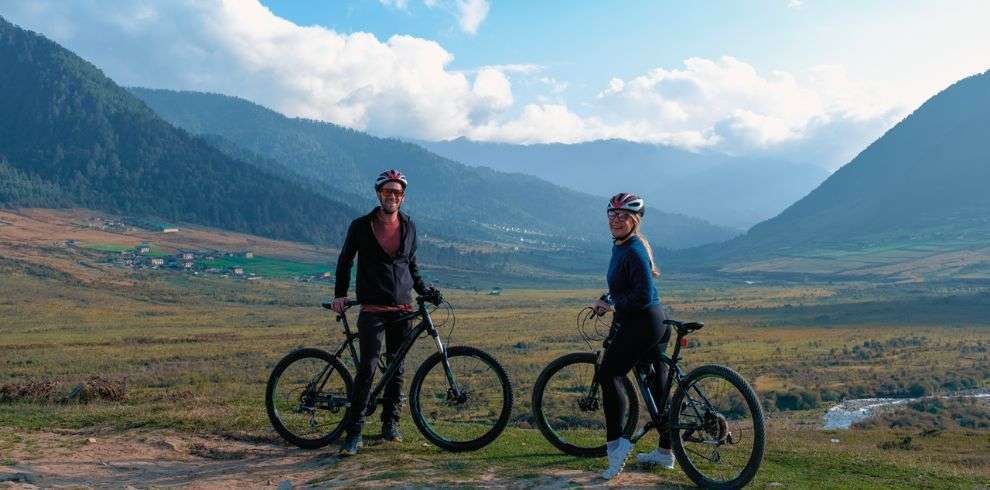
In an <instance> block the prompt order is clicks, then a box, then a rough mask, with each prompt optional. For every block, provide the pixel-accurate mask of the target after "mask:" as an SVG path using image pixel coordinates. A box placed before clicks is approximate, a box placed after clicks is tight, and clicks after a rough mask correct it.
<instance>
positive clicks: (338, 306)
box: [330, 296, 351, 315]
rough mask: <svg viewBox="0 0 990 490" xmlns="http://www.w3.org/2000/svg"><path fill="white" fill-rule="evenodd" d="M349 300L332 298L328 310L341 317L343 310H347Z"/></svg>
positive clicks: (346, 298)
mask: <svg viewBox="0 0 990 490" xmlns="http://www.w3.org/2000/svg"><path fill="white" fill-rule="evenodd" d="M350 301H351V299H350V298H348V297H346V296H345V297H343V298H334V299H333V302H332V303H330V309H331V310H333V311H334V312H335V313H337V314H338V315H343V314H344V310H346V309H347V303H350Z"/></svg>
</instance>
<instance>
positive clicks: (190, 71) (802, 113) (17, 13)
mask: <svg viewBox="0 0 990 490" xmlns="http://www.w3.org/2000/svg"><path fill="white" fill-rule="evenodd" d="M0 16H3V17H5V18H7V19H8V20H10V21H11V22H14V23H15V24H18V25H21V26H22V27H25V28H28V29H31V30H34V31H37V32H40V33H41V34H44V35H45V36H47V37H49V38H51V39H53V40H55V41H56V42H59V43H60V44H62V45H63V46H65V47H67V48H69V49H71V50H73V51H75V52H76V53H77V54H79V55H81V56H82V57H84V58H86V59H87V60H89V61H91V62H93V63H94V64H95V65H97V66H98V67H99V68H101V69H102V70H104V72H105V73H106V74H107V75H109V76H110V77H111V78H113V79H114V80H115V81H116V82H117V83H119V84H121V85H125V86H145V87H152V88H170V89H180V90H197V91H206V92H216V93H223V94H227V95H234V96H238V97H243V98H245V99H248V100H251V101H254V102H257V103H259V104H262V105H264V106H267V107H270V108H272V109H275V110H277V111H279V112H282V113H285V114H287V115H290V116H299V117H307V118H313V119H320V120H325V121H330V122H333V123H337V124H341V125H344V126H348V127H352V128H355V129H359V130H363V131H367V132H369V133H372V134H376V135H382V136H394V137H399V138H406V139H421V140H445V139H453V138H458V137H466V138H469V139H473V140H479V141H501V142H508V143H520V144H529V143H547V142H563V143H576V142H582V141H589V140H595V139H604V138H622V139H628V140H632V141H639V142H646V143H656V144H664V145H672V146H677V147H680V148H685V149H689V150H692V151H712V152H723V153H729V154H734V155H743V156H748V157H761V156H763V157H767V158H774V159H782V160H789V161H795V162H801V163H811V164H815V165H820V166H822V167H825V168H827V169H829V170H832V169H835V168H837V167H838V166H841V165H842V164H844V163H846V162H847V161H848V160H849V159H850V158H852V157H853V156H855V154H856V153H858V152H859V151H861V150H862V149H863V148H865V147H866V145H868V144H869V143H870V142H872V141H873V140H875V139H876V138H877V137H879V136H880V135H882V134H883V132H884V131H886V130H887V129H889V128H890V127H892V126H893V125H894V124H896V123H897V122H898V121H899V120H901V119H902V118H903V117H904V116H906V115H907V114H909V113H910V111H912V110H913V109H914V108H916V107H917V106H918V105H919V104H921V103H922V102H924V100H926V99H927V98H929V97H931V96H933V95H934V94H936V93H937V92H938V91H940V90H942V89H944V88H945V87H947V86H949V85H950V84H952V83H953V82H955V81H957V80H959V79H961V78H964V77H966V76H970V75H973V74H976V73H981V72H983V71H986V70H987V69H988V68H990V29H986V28H985V20H986V19H988V18H990V2H986V1H983V0H979V1H964V0H958V1H955V0H953V1H940V2H935V1H920V0H897V1H884V0H877V1H871V2H853V1H828V2H825V1H818V0H755V1H721V2H706V3H698V2H680V3H674V2H660V1H623V2H618V1H606V0H600V1H583V0H574V1H567V2H564V1H546V2H531V1H508V0H354V1H343V0H341V1H333V2H325V1H303V0H293V1H290V0H260V1H259V0H154V1H152V0H75V1H72V2H63V1H54V0H3V1H0Z"/></svg>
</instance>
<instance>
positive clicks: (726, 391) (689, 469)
mask: <svg viewBox="0 0 990 490" xmlns="http://www.w3.org/2000/svg"><path fill="white" fill-rule="evenodd" d="M721 370H725V371H728V370H727V369H725V368H722V369H708V370H704V372H700V373H699V374H698V375H695V376H689V379H688V380H687V382H686V384H685V385H684V386H682V391H681V393H679V395H678V397H677V399H676V400H674V401H675V403H677V406H676V407H675V408H676V409H677V410H678V413H677V414H676V421H677V422H676V423H677V425H678V426H679V430H677V431H676V435H675V437H677V439H678V440H677V441H675V442H674V444H675V446H679V449H680V451H678V452H679V453H680V454H679V456H680V457H681V458H680V459H683V460H681V461H680V462H681V465H682V466H683V467H684V469H685V472H686V473H688V475H689V476H691V477H692V480H695V482H696V483H698V484H699V485H703V486H725V487H736V486H739V485H743V484H745V483H747V482H748V481H749V480H751V479H752V477H753V476H754V475H755V472H756V467H757V466H758V465H759V462H760V459H762V452H763V444H764V437H765V434H764V428H763V416H762V409H761V408H760V407H759V404H758V402H757V401H756V399H755V394H753V392H752V390H751V389H750V388H749V386H748V385H746V384H745V382H744V381H742V378H739V377H738V375H737V374H735V373H734V372H731V375H727V374H725V373H722V372H720V371H721ZM699 371H702V370H700V369H699ZM732 378H738V379H735V380H734V379H732ZM754 455H755V456H756V457H755V458H754Z"/></svg>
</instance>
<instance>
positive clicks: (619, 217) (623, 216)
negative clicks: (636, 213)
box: [606, 210, 632, 221]
mask: <svg viewBox="0 0 990 490" xmlns="http://www.w3.org/2000/svg"><path fill="white" fill-rule="evenodd" d="M606 214H608V219H609V220H610V221H626V220H628V219H629V218H630V217H631V216H632V215H631V214H629V213H627V212H625V211H614V210H609V211H607V212H606Z"/></svg>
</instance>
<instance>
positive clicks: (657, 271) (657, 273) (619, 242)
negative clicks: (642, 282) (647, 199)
mask: <svg viewBox="0 0 990 490" xmlns="http://www.w3.org/2000/svg"><path fill="white" fill-rule="evenodd" d="M630 216H631V218H632V220H633V229H632V232H631V233H629V236H627V237H625V238H624V239H622V240H616V241H615V244H616V245H622V244H623V243H625V242H626V241H627V240H629V239H630V238H632V236H633V235H636V236H638V237H639V239H640V240H642V241H643V246H644V247H646V254H647V255H649V256H650V273H651V274H653V277H660V268H659V267H657V261H656V260H655V259H654V258H653V247H652V246H651V245H650V241H649V240H647V239H646V235H643V234H642V233H641V232H640V231H639V223H640V220H642V217H641V216H640V215H639V214H636V213H631V214H630Z"/></svg>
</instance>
